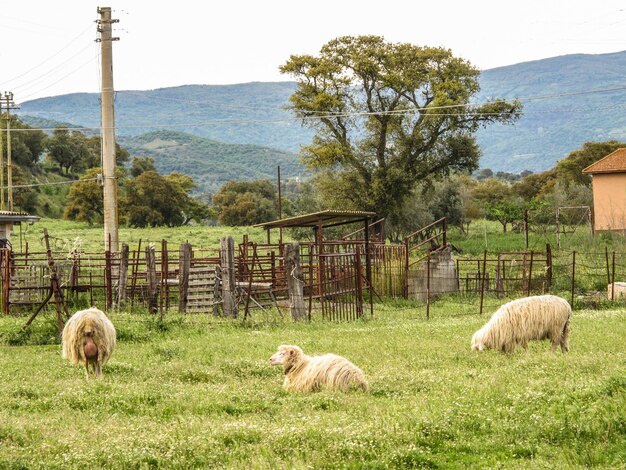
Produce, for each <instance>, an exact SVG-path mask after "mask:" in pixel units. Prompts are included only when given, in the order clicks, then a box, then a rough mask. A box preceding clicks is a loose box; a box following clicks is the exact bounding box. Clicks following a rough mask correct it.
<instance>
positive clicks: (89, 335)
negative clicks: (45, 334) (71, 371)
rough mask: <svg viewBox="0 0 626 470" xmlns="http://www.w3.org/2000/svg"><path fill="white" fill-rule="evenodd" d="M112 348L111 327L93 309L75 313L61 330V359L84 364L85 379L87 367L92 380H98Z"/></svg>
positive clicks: (113, 337) (96, 310)
mask: <svg viewBox="0 0 626 470" xmlns="http://www.w3.org/2000/svg"><path fill="white" fill-rule="evenodd" d="M114 348H115V327H114V326H113V323H111V320H109V319H108V318H107V317H106V315H105V314H104V313H103V312H102V311H100V310H98V309H97V308H95V307H92V308H90V309H87V310H80V311H78V312H76V313H75V314H74V315H72V317H71V318H70V319H69V320H68V321H67V323H66V324H65V328H63V357H64V358H67V359H69V360H70V362H71V363H72V364H73V365H76V364H84V365H85V377H86V378H87V380H89V364H91V366H92V369H93V375H94V377H96V378H99V377H102V364H105V363H106V362H107V361H108V360H109V358H110V357H111V354H112V353H113V349H114Z"/></svg>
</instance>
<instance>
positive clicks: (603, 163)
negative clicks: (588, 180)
mask: <svg viewBox="0 0 626 470" xmlns="http://www.w3.org/2000/svg"><path fill="white" fill-rule="evenodd" d="M583 173H586V174H594V173H626V148H623V147H622V148H618V149H617V150H616V151H615V152H613V153H609V154H608V155H607V156H606V157H604V158H601V159H600V160H598V161H597V162H595V163H592V164H591V165H589V166H588V167H587V168H585V169H584V170H583Z"/></svg>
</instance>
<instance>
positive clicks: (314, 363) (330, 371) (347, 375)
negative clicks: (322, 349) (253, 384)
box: [269, 345, 368, 392]
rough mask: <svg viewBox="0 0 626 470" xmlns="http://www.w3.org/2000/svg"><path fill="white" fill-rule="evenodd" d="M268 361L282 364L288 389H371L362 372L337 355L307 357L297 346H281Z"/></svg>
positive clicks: (284, 384) (285, 386)
mask: <svg viewBox="0 0 626 470" xmlns="http://www.w3.org/2000/svg"><path fill="white" fill-rule="evenodd" d="M269 361H270V364H271V365H273V366H277V365H281V364H282V366H283V368H284V370H285V380H284V382H283V387H284V388H285V390H289V391H298V392H314V391H317V390H320V389H321V388H330V389H336V390H342V391H349V390H351V389H361V390H363V391H366V390H367V387H368V386H367V381H366V380H365V374H363V371H362V370H361V369H359V368H358V367H357V366H355V365H354V364H353V363H352V362H350V361H349V360H347V359H346V358H345V357H341V356H337V355H336V354H324V355H323V356H307V355H306V354H304V352H302V349H300V348H299V347H298V346H288V345H282V346H279V347H278V352H277V353H276V354H274V355H273V356H272V357H270V359H269Z"/></svg>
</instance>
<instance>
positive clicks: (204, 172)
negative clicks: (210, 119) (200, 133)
mask: <svg viewBox="0 0 626 470" xmlns="http://www.w3.org/2000/svg"><path fill="white" fill-rule="evenodd" d="M119 143H120V145H122V146H123V147H125V148H127V149H128V150H129V151H130V153H131V155H134V156H142V157H152V158H154V160H155V165H156V167H157V170H159V172H160V173H162V174H168V173H171V172H173V171H177V172H180V173H184V174H187V175H191V176H193V178H194V180H195V181H196V183H198V185H199V187H200V188H199V189H200V190H201V191H207V192H214V191H216V190H218V189H219V188H220V187H221V186H222V185H223V184H224V183H226V182H227V181H230V180H240V179H259V178H263V179H270V180H275V179H276V171H277V165H278V164H280V170H281V176H282V177H284V178H285V179H286V178H293V177H296V176H301V175H302V172H303V171H304V170H303V168H302V166H301V165H300V163H299V160H298V157H297V156H296V155H295V154H293V153H290V152H284V151H281V150H276V149H271V148H268V147H261V146H258V145H241V144H225V143H223V142H216V141H213V140H209V139H205V138H202V137H197V136H194V135H191V134H187V133H183V132H174V131H156V132H150V133H146V134H142V135H140V136H134V137H120V138H119Z"/></svg>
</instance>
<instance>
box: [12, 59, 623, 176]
mask: <svg viewBox="0 0 626 470" xmlns="http://www.w3.org/2000/svg"><path fill="white" fill-rule="evenodd" d="M624 70H626V51H624V52H618V53H613V54H600V55H584V54H575V55H567V56H561V57H553V58H549V59H543V60H538V61H533V62H525V63H520V64H516V65H511V66H507V67H500V68H496V69H491V70H486V71H484V72H483V73H482V76H481V87H482V91H481V93H480V95H479V96H478V97H477V101H485V100H488V99H490V98H493V97H505V98H515V97H519V98H530V97H545V96H551V97H553V98H550V99H534V100H526V99H525V100H524V106H525V108H524V115H523V117H522V118H521V119H520V121H519V122H518V123H516V124H515V125H514V126H501V125H494V126H490V127H488V128H487V129H483V130H480V131H479V133H478V140H479V143H480V144H481V146H482V148H483V159H482V161H481V166H482V167H483V168H485V167H489V168H492V169H493V170H505V171H509V172H511V171H521V170H524V169H529V170H532V171H540V170H544V169H547V168H551V167H552V166H554V163H555V162H556V161H557V160H559V159H561V158H563V157H564V156H566V155H567V154H568V153H569V152H571V151H572V150H574V149H576V148H578V147H580V146H581V145H582V144H583V143H584V142H586V141H592V140H607V139H618V140H619V139H622V140H624V139H626V114H625V113H624V106H626V92H625V91H624V90H620V91H616V92H612V93H590V94H580V93H581V92H588V91H592V90H601V89H610V88H622V87H623V86H624V80H623V72H624ZM294 89H295V84H294V83H293V82H275V83H259V82H255V83H244V84H238V85H187V86H180V87H174V88H162V89H157V90H150V91H118V92H117V94H116V124H117V133H118V136H119V137H120V140H124V139H122V137H132V136H138V135H141V134H143V133H145V132H149V131H154V130H158V129H160V128H161V129H162V128H165V127H167V128H168V129H175V130H177V131H181V132H186V133H189V134H193V135H196V136H200V137H206V138H208V139H211V140H213V141H221V142H228V143H231V144H253V145H261V146H264V147H271V148H276V149H282V150H284V151H287V152H297V151H298V150H299V148H300V146H301V145H305V144H307V143H309V142H310V139H311V136H312V132H311V131H310V130H309V129H306V128H303V127H301V125H300V123H299V122H298V121H297V120H295V119H294V118H293V117H292V116H291V114H290V113H288V112H287V111H285V110H284V109H283V108H284V106H285V105H286V104H287V103H288V99H289V96H290V95H291V93H292V92H293V90H294ZM555 95H559V96H556V97H555ZM19 114H21V115H22V116H24V115H28V116H34V117H38V118H45V119H54V120H57V121H63V122H72V123H76V124H80V125H82V126H85V127H97V126H98V125H99V123H100V113H99V97H98V95H97V94H87V93H76V94H70V95H62V96H56V97H51V98H42V99H38V100H33V101H28V102H25V103H22V109H21V110H20V111H19ZM165 153H167V152H165ZM264 171H270V172H271V171H273V169H267V170H265V169H264ZM231 173H232V174H237V170H235V169H234V170H233V171H232V172H231Z"/></svg>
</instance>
